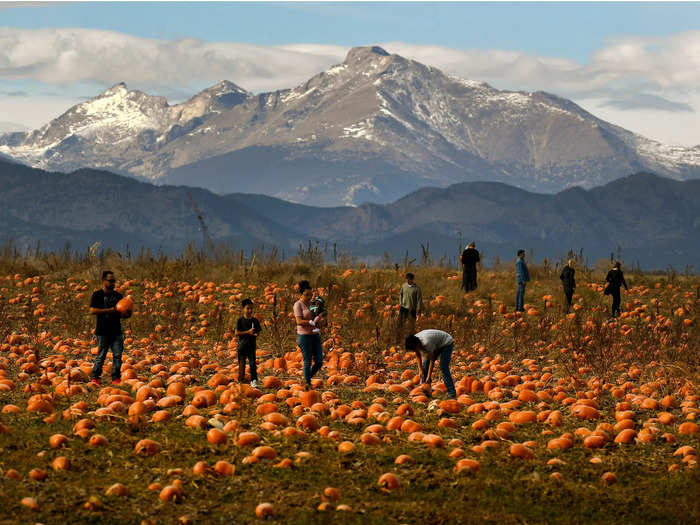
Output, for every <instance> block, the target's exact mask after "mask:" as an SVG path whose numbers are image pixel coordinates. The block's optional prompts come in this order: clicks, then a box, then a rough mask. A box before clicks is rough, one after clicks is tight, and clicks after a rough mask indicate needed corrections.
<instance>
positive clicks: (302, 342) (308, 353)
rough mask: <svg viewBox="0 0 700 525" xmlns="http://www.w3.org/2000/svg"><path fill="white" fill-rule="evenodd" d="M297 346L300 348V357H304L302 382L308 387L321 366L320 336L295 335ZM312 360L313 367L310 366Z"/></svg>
mask: <svg viewBox="0 0 700 525" xmlns="http://www.w3.org/2000/svg"><path fill="white" fill-rule="evenodd" d="M297 344H298V345H299V348H301V355H302V356H303V357H304V382H305V383H306V384H307V385H309V386H310V385H311V378H312V377H313V376H314V375H315V374H316V372H318V371H319V370H321V366H323V347H322V346H321V336H320V335H319V334H309V335H302V334H297ZM312 359H313V362H314V365H313V366H311V360H312Z"/></svg>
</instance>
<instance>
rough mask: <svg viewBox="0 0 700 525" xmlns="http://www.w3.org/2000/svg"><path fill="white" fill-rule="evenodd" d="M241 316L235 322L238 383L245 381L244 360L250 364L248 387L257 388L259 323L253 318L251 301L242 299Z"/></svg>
mask: <svg viewBox="0 0 700 525" xmlns="http://www.w3.org/2000/svg"><path fill="white" fill-rule="evenodd" d="M241 307H242V310H243V316H242V317H239V318H238V321H237V322H236V335H237V336H238V382H239V383H242V382H243V381H244V380H245V364H246V360H248V362H249V363H250V386H252V387H253V388H257V387H258V367H257V365H256V363H255V350H256V346H257V337H258V334H259V333H260V332H261V330H262V328H260V322H259V321H258V320H257V319H256V318H255V317H253V301H251V300H250V299H243V301H242V302H241Z"/></svg>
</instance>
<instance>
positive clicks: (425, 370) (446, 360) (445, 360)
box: [406, 329, 457, 399]
mask: <svg viewBox="0 0 700 525" xmlns="http://www.w3.org/2000/svg"><path fill="white" fill-rule="evenodd" d="M454 345H455V342H454V339H453V338H452V336H451V335H450V334H448V333H447V332H443V331H442V330H432V329H431V330H422V331H420V332H418V333H417V334H415V335H409V336H408V337H407V338H406V350H413V351H414V352H415V353H416V361H417V363H418V371H419V372H420V381H421V383H427V384H428V385H429V384H430V383H431V382H432V377H433V367H434V366H435V360H436V359H437V358H438V356H440V371H441V372H442V379H443V381H445V387H446V388H447V395H448V396H449V397H451V398H452V399H455V398H456V397H457V391H456V390H455V384H454V381H453V380H452V374H451V373H450V359H452V351H453V350H454Z"/></svg>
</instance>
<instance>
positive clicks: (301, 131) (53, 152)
mask: <svg viewBox="0 0 700 525" xmlns="http://www.w3.org/2000/svg"><path fill="white" fill-rule="evenodd" d="M0 153H2V154H6V155H9V156H11V157H13V158H15V159H17V160H20V161H23V162H25V163H28V164H31V165H33V166H37V167H42V168H48V169H53V170H65V171H68V170H72V169H75V168H78V167H83V166H89V167H100V168H108V169H111V170H114V171H117V172H119V173H129V174H132V175H137V176H140V177H145V178H148V179H153V180H161V181H170V182H174V183H178V184H194V185H201V186H204V187H208V188H210V189H213V190H215V191H218V192H230V191H240V187H239V185H238V183H239V181H240V180H241V177H245V178H246V180H247V182H248V184H250V185H251V186H250V187H249V188H246V191H250V192H259V193H270V194H273V195H275V196H277V197H281V198H285V199H288V200H294V201H296V202H310V203H314V204H323V205H334V204H341V203H344V202H353V203H357V202H362V200H367V199H369V200H376V201H388V200H392V199H395V198H397V197H399V196H402V195H404V194H406V193H407V192H409V191H412V190H414V189H417V188H419V187H421V186H425V185H438V186H444V185H448V184H452V183H455V182H461V181H465V180H498V181H502V182H506V183H509V184H513V185H517V186H520V187H523V188H526V189H529V190H535V191H559V190H561V189H564V188H567V187H570V186H573V185H581V186H584V187H591V186H594V185H599V184H603V183H605V182H608V181H610V180H613V179H615V178H617V177H622V176H625V175H628V174H630V173H634V172H637V171H642V170H647V171H653V172H656V173H658V174H659V175H666V176H671V177H675V178H689V177H697V176H698V175H700V147H698V148H679V147H671V146H664V145H661V144H658V143H656V142H654V141H651V140H648V139H645V138H644V137H640V136H639V135H636V134H634V133H631V132H629V131H626V130H624V129H622V128H619V127H617V126H614V125H613V124H610V123H607V122H605V121H603V120H600V119H598V118H597V117H595V116H594V115H592V114H590V113H588V112H587V111H585V110H584V109H582V108H581V107H579V106H578V105H576V104H575V103H573V102H572V101H570V100H566V99H563V98H561V97H558V96H556V95H552V94H549V93H546V92H543V91H535V92H524V91H502V90H498V89H496V88H494V87H492V86H490V85H489V84H487V83H484V82H480V81H477V80H465V79H461V78H456V77H454V76H448V75H446V74H444V73H442V72H441V71H439V70H438V69H436V68H434V67H431V66H427V65H424V64H421V63H420V62H417V61H415V60H410V59H407V58H404V57H401V56H399V55H396V54H390V53H388V52H387V51H386V50H384V49H382V48H380V47H378V46H368V47H359V48H353V49H351V50H350V51H349V52H348V54H347V56H346V58H345V60H344V61H343V62H342V63H340V64H337V65H335V66H333V67H331V68H329V69H328V70H326V71H324V72H321V73H319V74H317V75H315V76H313V77H312V78H310V79H308V80H307V81H305V82H302V83H300V84H299V85H297V86H296V87H293V88H291V89H283V90H279V91H274V92H270V93H262V94H259V95H253V94H251V93H248V92H246V91H245V90H243V89H242V88H240V87H239V86H237V85H236V84H234V83H233V82H230V81H226V80H225V81H222V82H219V83H217V84H215V85H214V86H211V87H209V88H207V89H205V90H203V91H201V92H199V93H197V94H196V95H194V96H193V97H191V98H190V99H188V100H186V101H184V102H182V103H179V104H174V105H169V104H168V102H167V101H166V100H165V99H164V98H163V97H155V96H151V95H148V94H146V93H143V92H140V91H135V90H129V88H128V87H127V86H126V85H125V84H123V83H120V84H116V85H115V86H112V87H111V88H109V89H108V90H106V91H104V92H103V93H101V94H100V95H98V96H97V97H95V98H93V99H91V100H89V101H86V102H84V103H82V104H78V105H77V106H74V107H73V108H71V109H70V110H68V111H67V112H66V113H65V114H64V115H62V116H61V117H59V118H57V119H55V120H53V121H52V122H50V123H49V124H47V125H46V126H44V127H43V128H41V129H39V130H36V131H34V132H31V133H29V134H21V133H15V134H12V135H11V136H5V138H3V137H2V136H0ZM295 166H298V171H294V170H295V169H296V168H295ZM265 170H267V171H265ZM302 181H303V182H302Z"/></svg>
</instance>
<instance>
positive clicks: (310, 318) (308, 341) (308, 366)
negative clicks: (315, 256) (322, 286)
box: [294, 281, 323, 390]
mask: <svg viewBox="0 0 700 525" xmlns="http://www.w3.org/2000/svg"><path fill="white" fill-rule="evenodd" d="M313 296H314V294H313V290H312V289H311V285H310V284H309V281H300V282H299V300H298V301H297V302H296V303H294V319H295V321H296V325H297V345H298V346H299V348H300V349H301V355H302V357H303V358H304V383H305V384H306V389H307V390H309V389H310V388H311V378H312V377H313V376H314V375H315V374H316V372H318V371H319V370H320V369H321V367H322V366H323V347H322V346H321V334H320V333H319V332H320V328H321V326H322V325H323V319H322V318H320V317H316V316H315V315H314V313H313V312H312V311H311V310H310V309H309V307H310V306H311V302H312V300H313ZM317 329H319V330H317ZM312 362H313V365H312Z"/></svg>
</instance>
